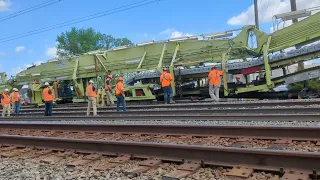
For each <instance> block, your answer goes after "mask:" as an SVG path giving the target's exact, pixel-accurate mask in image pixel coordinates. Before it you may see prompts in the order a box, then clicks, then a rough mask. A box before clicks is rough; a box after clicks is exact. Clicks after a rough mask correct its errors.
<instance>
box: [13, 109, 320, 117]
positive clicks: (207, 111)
mask: <svg viewBox="0 0 320 180" xmlns="http://www.w3.org/2000/svg"><path fill="white" fill-rule="evenodd" d="M42 111H43V110H42ZM42 111H41V110H38V111H36V112H28V113H25V112H22V113H20V114H15V115H14V116H29V115H31V116H42V115H43V112H42ZM79 113H81V114H83V115H85V114H86V113H87V112H86V110H82V109H77V110H72V111H70V109H65V110H64V111H53V112H52V114H53V115H59V116H65V115H79ZM277 113H280V114H297V113H320V108H255V109H166V110H163V109H160V110H141V111H126V112H122V114H128V115H188V114H193V115H201V114H208V115H209V114H211V115H214V114H277ZM98 114H99V115H104V116H109V115H117V114H119V112H117V111H101V110H100V111H98Z"/></svg>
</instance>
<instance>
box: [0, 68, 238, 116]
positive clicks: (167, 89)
mask: <svg viewBox="0 0 320 180" xmlns="http://www.w3.org/2000/svg"><path fill="white" fill-rule="evenodd" d="M162 70H163V72H162V74H161V76H160V83H161V87H162V89H163V93H164V101H165V104H168V103H170V104H173V103H175V101H174V100H173V91H172V82H173V78H172V75H171V74H170V73H169V72H168V68H163V69H162ZM222 75H223V71H220V70H217V68H216V66H213V67H212V68H211V71H210V72H209V75H208V79H209V94H210V97H211V99H212V100H213V101H216V102H217V101H219V91H220V86H221V82H220V78H221V76H222ZM111 80H112V75H110V74H109V75H107V76H106V82H105V93H106V99H107V105H114V102H113V97H112V88H111V85H110V81H111ZM236 80H237V82H236V84H241V83H242V82H241V81H240V77H239V76H237V77H236ZM93 84H94V82H93V81H92V80H90V81H89V85H88V87H87V88H86V95H87V96H88V107H87V116H89V115H90V110H91V107H92V109H93V115H94V116H96V115H97V90H96V88H95V87H94V85H93ZM44 85H45V87H44V89H43V100H44V103H45V116H52V107H53V100H54V98H53V95H52V91H51V89H50V88H49V83H48V82H46V83H45V84H44ZM115 94H116V98H117V111H120V104H121V105H122V111H126V101H125V93H124V84H123V77H118V82H117V84H116V86H115ZM1 103H2V106H3V111H2V117H4V115H5V113H7V114H8V116H10V111H11V110H12V112H15V113H19V112H20V95H19V92H18V89H16V88H14V89H13V92H12V93H11V94H10V95H9V92H8V89H5V92H4V93H3V94H2V97H1ZM10 104H11V105H12V109H11V107H10Z"/></svg>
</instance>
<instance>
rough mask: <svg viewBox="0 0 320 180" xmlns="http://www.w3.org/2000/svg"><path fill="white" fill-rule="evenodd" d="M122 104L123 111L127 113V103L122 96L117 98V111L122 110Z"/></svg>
mask: <svg viewBox="0 0 320 180" xmlns="http://www.w3.org/2000/svg"><path fill="white" fill-rule="evenodd" d="M120 103H121V104H122V110H123V111H126V101H125V99H124V97H123V96H122V95H118V96H117V111H119V110H120Z"/></svg>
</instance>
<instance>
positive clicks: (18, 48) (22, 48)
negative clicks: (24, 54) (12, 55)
mask: <svg viewBox="0 0 320 180" xmlns="http://www.w3.org/2000/svg"><path fill="white" fill-rule="evenodd" d="M25 49H26V48H25V47H24V46H17V47H16V48H15V51H16V52H17V53H19V52H21V51H23V50H25Z"/></svg>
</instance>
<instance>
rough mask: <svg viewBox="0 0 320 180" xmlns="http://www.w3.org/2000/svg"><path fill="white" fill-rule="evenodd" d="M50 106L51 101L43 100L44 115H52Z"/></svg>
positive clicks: (51, 104)
mask: <svg viewBox="0 0 320 180" xmlns="http://www.w3.org/2000/svg"><path fill="white" fill-rule="evenodd" d="M52 106H53V102H52V101H48V102H45V110H44V116H52Z"/></svg>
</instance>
